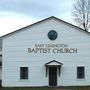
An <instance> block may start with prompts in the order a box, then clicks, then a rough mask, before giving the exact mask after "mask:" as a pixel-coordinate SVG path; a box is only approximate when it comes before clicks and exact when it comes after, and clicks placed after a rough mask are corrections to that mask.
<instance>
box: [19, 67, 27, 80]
mask: <svg viewBox="0 0 90 90" xmlns="http://www.w3.org/2000/svg"><path fill="white" fill-rule="evenodd" d="M20 79H28V67H20Z"/></svg>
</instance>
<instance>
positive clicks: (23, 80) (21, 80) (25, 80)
mask: <svg viewBox="0 0 90 90" xmlns="http://www.w3.org/2000/svg"><path fill="white" fill-rule="evenodd" d="M19 81H20V82H27V81H29V79H20V80H19Z"/></svg>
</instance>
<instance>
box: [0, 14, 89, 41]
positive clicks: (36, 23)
mask: <svg viewBox="0 0 90 90" xmlns="http://www.w3.org/2000/svg"><path fill="white" fill-rule="evenodd" d="M50 18H54V19H57V20H58V21H61V22H63V23H65V24H67V25H69V26H73V27H75V28H77V29H79V30H81V31H83V32H86V33H87V34H89V33H90V32H88V31H85V30H84V29H82V28H80V27H78V26H75V25H73V24H71V23H69V22H66V21H64V20H61V19H59V18H57V17H55V16H50V17H48V18H46V19H43V20H40V21H37V22H35V23H33V24H30V25H27V26H25V27H22V28H20V29H17V30H15V31H13V32H10V33H8V34H5V35H3V36H1V37H0V39H3V38H4V37H6V36H9V35H11V34H13V33H16V32H18V31H21V30H22V29H24V28H28V27H31V26H33V25H36V24H38V23H41V22H43V21H46V20H48V19H50Z"/></svg>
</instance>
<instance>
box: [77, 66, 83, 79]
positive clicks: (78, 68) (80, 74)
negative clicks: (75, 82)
mask: <svg viewBox="0 0 90 90" xmlns="http://www.w3.org/2000/svg"><path fill="white" fill-rule="evenodd" d="M77 78H78V79H83V78H84V67H77Z"/></svg>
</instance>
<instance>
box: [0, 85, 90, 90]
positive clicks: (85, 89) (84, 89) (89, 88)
mask: <svg viewBox="0 0 90 90" xmlns="http://www.w3.org/2000/svg"><path fill="white" fill-rule="evenodd" d="M0 90H90V86H87V87H84V86H82V87H58V88H50V87H42V88H8V87H7V88H0Z"/></svg>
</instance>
